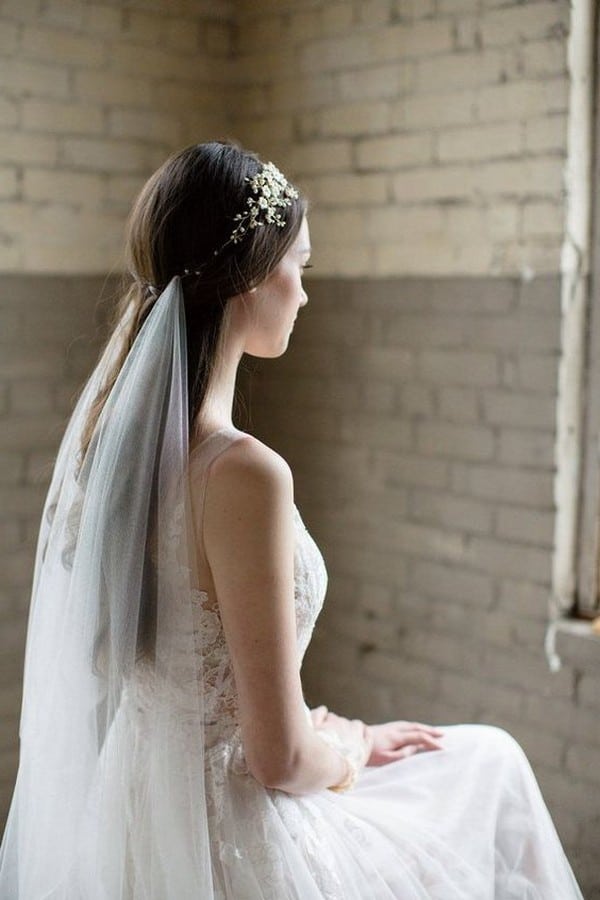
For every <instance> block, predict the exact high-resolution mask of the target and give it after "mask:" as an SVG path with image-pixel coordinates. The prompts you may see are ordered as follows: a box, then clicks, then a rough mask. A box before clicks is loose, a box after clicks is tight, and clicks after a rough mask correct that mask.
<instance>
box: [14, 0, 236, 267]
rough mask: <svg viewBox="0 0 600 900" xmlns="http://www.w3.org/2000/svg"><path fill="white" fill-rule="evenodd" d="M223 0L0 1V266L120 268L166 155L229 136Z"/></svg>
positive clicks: (227, 6) (226, 6)
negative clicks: (134, 211)
mask: <svg viewBox="0 0 600 900" xmlns="http://www.w3.org/2000/svg"><path fill="white" fill-rule="evenodd" d="M232 9H233V6H232V3H231V2H230V0H219V2H215V3H191V2H190V3H188V2H184V0H181V2H166V0H165V2H154V3H151V4H149V3H147V2H145V0H138V2H137V3H136V2H133V3H128V4H126V5H124V4H117V5H116V6H115V5H114V4H111V3H108V2H107V3H93V4H88V3H82V2H80V0H79V2H67V0H48V2H43V3H42V2H41V0H28V2H17V0H11V2H8V3H4V4H3V6H2V9H1V10H0V66H1V68H2V77H1V79H0V215H1V216H2V221H3V226H2V241H0V271H9V272H18V271H27V272H55V273H60V272H80V273H81V272H97V273H103V272H107V271H115V270H118V268H119V266H121V265H122V245H123V223H124V219H125V216H126V214H127V211H128V209H129V207H130V205H131V201H132V199H133V197H134V196H135V194H136V192H137V191H138V190H139V188H140V187H141V185H142V184H143V182H144V181H145V180H146V178H147V177H148V175H149V174H150V173H151V172H152V171H153V170H154V169H155V168H156V167H157V166H158V165H159V164H160V162H161V161H162V160H163V159H164V158H165V157H166V156H167V155H168V154H169V153H171V152H172V151H173V150H176V149H178V148H179V147H180V146H183V145H185V144H187V143H191V142H193V141H201V140H207V139H210V138H213V137H220V136H223V135H224V134H226V133H227V130H228V129H227V107H226V104H225V102H224V97H223V88H224V82H225V81H226V79H224V77H223V74H222V70H223V60H224V59H225V58H226V57H227V55H228V53H229V49H230V41H231V16H232Z"/></svg>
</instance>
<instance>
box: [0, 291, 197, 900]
mask: <svg viewBox="0 0 600 900" xmlns="http://www.w3.org/2000/svg"><path fill="white" fill-rule="evenodd" d="M128 315H129V311H128V312H126V313H125V315H124V317H123V319H122V321H121V323H120V324H119V326H118V327H117V329H116V330H115V332H114V334H113V336H112V338H111V340H110V342H109V343H108V344H107V347H106V349H105V351H104V353H103V355H102V357H101V359H100V361H99V363H98V365H97V366H96V368H95V370H94V372H93V373H92V375H91V376H90V378H89V380H88V382H87V384H86V385H85V388H84V390H83V392H82V394H81V396H80V399H79V401H78V403H77V406H76V408H75V410H74V412H73V414H72V416H71V419H70V422H69V424H68V426H67V429H66V432H65V434H64V437H63V440H62V443H61V445H60V449H59V452H58V456H57V459H56V464H55V468H54V472H53V476H52V480H51V484H50V488H49V490H48V495H47V498H46V501H45V504H44V508H43V513H42V518H41V526H40V532H39V538H38V544H37V550H36V558H35V567H34V576H33V586H32V596H31V606H30V613H29V622H28V631H27V643H26V653H25V665H24V684H23V701H22V710H21V719H20V729H19V734H20V760H19V770H18V776H17V782H16V785H15V789H14V794H13V799H12V803H11V806H10V811H9V817H8V821H7V825H6V829H5V832H4V837H3V841H2V846H1V848H0V897H1V898H2V900H125V898H126V900H187V898H189V900H191V898H193V900H210V898H212V897H213V896H214V892H213V884H212V877H211V865H210V856H211V854H210V847H209V837H208V825H207V810H206V796H205V781H204V759H203V746H204V730H203V729H204V717H203V691H202V659H201V656H200V655H199V648H197V647H196V646H195V640H194V629H193V618H192V605H193V601H194V595H195V591H196V590H197V585H196V583H195V577H196V574H195V573H196V566H195V558H194V541H193V534H192V526H191V507H190V497H189V487H188V480H187V462H188V396H187V392H188V386H187V355H186V353H187V348H186V323H185V310H184V303H183V292H182V288H181V280H180V278H179V276H175V277H174V278H173V279H172V280H171V281H170V282H169V284H168V285H167V287H166V288H165V289H164V290H163V292H162V293H161V294H160V296H159V297H158V299H157V300H156V302H155V304H154V306H153V308H152V310H151V312H150V313H149V315H148V317H147V318H146V320H145V321H144V324H143V325H142V327H141V329H140V331H139V333H138V335H137V337H136V339H135V342H134V344H133V346H132V348H131V350H130V352H129V354H128V356H127V358H126V360H125V362H124V364H123V366H122V368H121V371H120V373H119V375H118V378H117V380H116V383H115V384H114V387H113V388H112V390H111V392H110V394H109V396H108V398H107V400H106V403H105V405H104V407H103V409H102V412H101V415H100V417H99V419H98V422H97V425H96V427H95V430H94V433H93V435H92V439H91V442H90V445H89V449H88V450H87V452H86V454H85V457H84V458H83V460H81V459H80V455H79V448H80V440H81V434H82V430H83V427H84V423H85V421H86V418H87V415H88V412H89V409H90V407H91V404H92V402H93V401H94V399H95V397H96V395H97V393H98V391H99V389H100V388H101V387H102V385H103V383H104V382H105V378H106V374H107V372H108V371H109V369H110V367H111V363H112V362H113V360H114V359H115V358H116V354H117V352H118V350H119V346H120V339H121V332H122V327H123V326H124V325H125V324H126V323H125V320H126V319H127V317H128ZM80 463H81V466H80ZM190 730H191V731H192V733H193V734H194V735H195V736H196V740H194V741H190V740H186V739H185V735H186V734H187V735H188V736H189V733H190Z"/></svg>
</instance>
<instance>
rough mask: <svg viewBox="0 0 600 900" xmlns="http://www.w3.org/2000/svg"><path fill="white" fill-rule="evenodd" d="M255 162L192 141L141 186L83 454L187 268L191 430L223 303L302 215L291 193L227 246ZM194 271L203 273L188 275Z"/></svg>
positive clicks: (258, 275) (259, 272)
mask: <svg viewBox="0 0 600 900" xmlns="http://www.w3.org/2000/svg"><path fill="white" fill-rule="evenodd" d="M261 168H262V162H261V160H260V159H259V157H258V156H257V155H256V154H255V153H251V152H250V151H248V150H244V149H243V148H242V147H240V146H239V145H237V144H235V143H233V142H229V141H228V142H221V141H211V142H209V143H204V144H192V145H190V146H188V147H185V148H184V149H182V150H179V151H178V152H176V153H174V154H172V155H171V156H170V157H169V158H168V159H167V160H166V161H165V162H164V163H163V164H162V165H161V166H160V168H159V169H158V170H157V171H156V172H155V173H154V174H153V175H152V176H151V177H150V178H149V179H148V181H147V182H146V184H145V185H144V187H143V188H142V190H141V191H140V193H139V195H138V197H137V199H136V200H135V202H134V204H133V207H132V209H131V212H130V214H129V217H128V221H127V227H126V265H127V268H128V270H129V272H128V274H127V275H125V276H124V282H123V287H122V296H121V299H120V300H119V301H118V303H117V305H116V307H115V310H114V315H113V316H111V320H110V330H111V331H114V329H115V328H116V326H117V323H118V322H119V321H120V320H121V318H122V316H123V315H124V313H125V312H126V310H128V309H130V315H129V317H128V324H127V326H126V328H125V330H124V333H123V337H122V339H121V340H122V344H121V349H120V352H119V353H118V356H117V358H116V360H115V363H114V366H113V368H112V370H111V371H110V372H109V374H108V376H107V380H106V382H105V384H104V385H103V387H102V388H101V390H100V391H99V393H98V395H97V397H96V398H95V400H94V402H93V404H92V406H91V408H90V412H89V416H88V419H87V422H86V424H85V427H84V429H83V432H82V439H81V448H80V459H81V460H83V459H84V457H85V454H86V451H87V449H88V446H89V443H90V440H91V437H92V434H93V431H94V428H95V426H96V423H97V421H98V417H99V416H100V413H101V411H102V408H103V406H104V403H105V401H106V398H107V397H108V395H109V393H110V391H111V389H112V387H113V385H114V383H115V381H116V379H117V376H118V374H119V371H120V369H121V367H122V365H123V363H124V361H125V358H126V357H127V354H128V353H129V351H130V349H131V347H132V345H133V342H134V340H135V338H136V336H137V334H138V332H139V330H140V328H141V327H142V325H143V323H144V321H145V319H146V318H147V316H148V314H149V313H150V310H151V309H152V306H153V304H154V302H155V301H156V296H157V293H160V290H161V289H162V288H164V287H166V285H167V284H168V283H169V281H170V280H171V278H172V277H173V276H174V275H177V274H179V275H182V274H183V272H184V269H190V271H191V273H192V274H190V275H186V276H185V277H183V278H182V287H183V293H184V301H185V317H186V332H187V351H188V353H187V358H188V398H189V407H188V414H189V425H190V436H191V431H192V429H193V427H194V425H195V422H196V420H197V417H198V415H199V413H200V410H201V407H202V403H203V400H204V397H205V395H206V393H207V390H208V387H209V384H210V379H211V377H212V373H213V371H214V368H215V363H216V360H217V358H218V355H219V352H220V349H221V340H222V337H223V333H224V327H223V326H224V320H225V312H226V308H227V302H228V300H229V299H230V298H232V297H234V296H235V295H236V294H239V293H242V292H244V291H248V290H250V289H251V288H253V287H255V286H256V285H258V284H260V283H261V282H262V281H263V280H264V279H265V278H267V276H268V275H269V274H270V273H271V272H272V270H273V269H274V268H275V266H276V265H277V263H278V262H279V261H280V260H281V258H282V257H283V256H284V254H285V252H286V251H287V249H288V248H289V246H290V245H291V243H292V242H293V241H294V239H295V237H296V236H297V234H298V231H299V230H300V225H301V224H302V218H303V216H304V214H305V212H306V208H307V203H306V200H305V199H304V198H303V197H302V196H298V198H297V199H294V200H292V202H291V205H290V206H288V207H286V209H285V211H284V215H283V218H284V220H285V226H284V227H283V228H282V227H279V226H277V225H264V226H262V227H259V228H255V229H253V230H249V231H248V232H247V233H246V234H245V235H244V237H243V239H242V240H241V241H240V242H239V243H233V242H231V243H227V242H228V239H229V236H230V235H231V232H232V230H233V228H234V221H233V219H234V216H235V215H236V214H237V213H240V212H242V211H243V210H244V207H245V204H246V199H247V196H248V186H247V183H246V180H245V179H246V178H252V177H253V176H254V175H255V174H256V173H257V172H258V171H260V169H261ZM215 251H217V252H216V253H215ZM200 267H202V269H201V273H200V274H199V275H195V274H193V272H194V270H197V269H200ZM131 279H133V282H132V281H131ZM152 288H154V290H153V289H152Z"/></svg>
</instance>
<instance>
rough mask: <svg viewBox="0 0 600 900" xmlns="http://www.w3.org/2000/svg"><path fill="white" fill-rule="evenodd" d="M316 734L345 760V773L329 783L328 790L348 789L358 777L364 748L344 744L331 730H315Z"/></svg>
mask: <svg viewBox="0 0 600 900" xmlns="http://www.w3.org/2000/svg"><path fill="white" fill-rule="evenodd" d="M317 734H318V735H319V737H320V738H322V740H324V741H325V743H326V744H329V746H330V747H332V748H333V749H334V750H337V752H338V753H339V754H341V756H343V757H344V759H345V761H346V774H345V776H344V778H343V779H342V780H341V781H340V782H338V783H337V784H333V785H329V786H328V790H330V791H336V792H338V793H341V792H342V791H348V790H350V788H352V787H354V785H355V783H356V780H357V778H358V773H359V771H360V769H361V768H362V766H363V765H364V759H363V756H364V750H363V749H361V748H359V747H356V746H349V745H347V744H344V742H343V741H342V740H341V738H340V736H339V735H338V734H337V733H336V732H333V731H325V730H317Z"/></svg>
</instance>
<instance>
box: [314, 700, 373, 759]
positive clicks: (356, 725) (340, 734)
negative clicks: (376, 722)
mask: <svg viewBox="0 0 600 900" xmlns="http://www.w3.org/2000/svg"><path fill="white" fill-rule="evenodd" d="M317 711H319V712H318V716H317ZM313 712H314V713H315V718H319V719H321V717H322V721H320V724H319V725H318V726H315V730H317V731H321V732H324V731H333V732H335V735H336V737H337V738H338V739H339V743H340V745H341V746H342V747H343V748H345V749H344V752H345V753H347V754H349V755H350V756H351V758H352V759H353V760H354V762H355V764H356V765H357V766H358V767H359V768H360V767H361V766H366V765H367V760H368V759H369V757H370V755H371V752H372V750H373V735H372V733H371V728H370V726H369V725H366V724H365V723H364V722H363V721H362V720H361V719H346V718H344V717H343V716H336V715H335V713H332V712H329V711H328V710H327V707H317V709H316V710H311V716H312V714H313Z"/></svg>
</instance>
